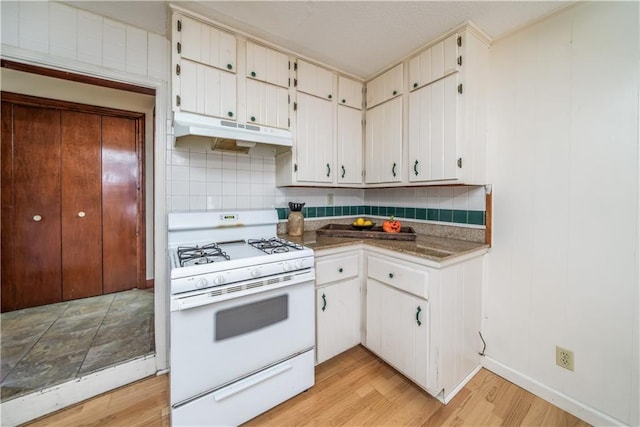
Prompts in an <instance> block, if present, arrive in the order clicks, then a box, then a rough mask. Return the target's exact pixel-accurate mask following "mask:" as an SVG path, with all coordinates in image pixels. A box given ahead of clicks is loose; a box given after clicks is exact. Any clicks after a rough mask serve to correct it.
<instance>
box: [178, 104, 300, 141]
mask: <svg viewBox="0 0 640 427" xmlns="http://www.w3.org/2000/svg"><path fill="white" fill-rule="evenodd" d="M173 132H174V135H175V137H176V142H178V141H179V139H180V138H182V137H194V136H195V137H205V138H212V139H213V141H214V144H217V143H220V145H221V147H220V148H221V149H227V150H228V149H233V148H231V147H230V146H229V143H230V142H232V145H233V142H235V146H236V147H237V150H234V151H243V150H248V149H249V148H252V147H254V146H255V145H256V144H269V145H275V146H279V147H291V146H292V145H293V137H292V134H291V132H290V131H288V130H284V129H275V128H270V127H266V126H260V125H253V124H243V123H236V122H234V121H231V120H225V119H219V118H215V117H205V116H200V115H198V114H190V113H184V112H175V113H174V117H173ZM223 142H224V144H223Z"/></svg>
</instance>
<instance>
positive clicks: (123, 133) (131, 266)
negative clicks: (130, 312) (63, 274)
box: [102, 116, 141, 293]
mask: <svg viewBox="0 0 640 427" xmlns="http://www.w3.org/2000/svg"><path fill="white" fill-rule="evenodd" d="M137 132H138V129H137V122H136V121H135V120H131V119H128V118H121V117H107V116H103V118H102V215H103V217H102V226H103V250H104V265H105V268H104V273H103V287H104V293H109V292H116V291H122V290H126V289H131V288H135V287H136V286H137V284H138V280H139V276H138V268H139V260H140V252H141V247H140V244H139V240H140V239H138V230H139V218H140V216H141V212H140V205H141V204H140V200H141V197H140V195H139V193H140V188H139V187H138V183H139V182H140V176H139V175H138V174H139V173H140V171H141V169H140V167H139V164H138V161H139V157H138V155H137V147H136V141H137V140H138V138H137V137H136V135H137Z"/></svg>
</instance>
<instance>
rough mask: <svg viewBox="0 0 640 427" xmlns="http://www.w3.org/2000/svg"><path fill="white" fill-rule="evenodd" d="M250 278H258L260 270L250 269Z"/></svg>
mask: <svg viewBox="0 0 640 427" xmlns="http://www.w3.org/2000/svg"><path fill="white" fill-rule="evenodd" d="M251 277H260V269H259V268H252V269H251Z"/></svg>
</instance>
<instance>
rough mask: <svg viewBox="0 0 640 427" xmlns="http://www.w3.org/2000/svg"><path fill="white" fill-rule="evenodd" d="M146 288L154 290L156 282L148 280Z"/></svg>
mask: <svg viewBox="0 0 640 427" xmlns="http://www.w3.org/2000/svg"><path fill="white" fill-rule="evenodd" d="M145 286H146V287H147V289H150V288H153V286H154V281H153V279H147V281H146V283H145Z"/></svg>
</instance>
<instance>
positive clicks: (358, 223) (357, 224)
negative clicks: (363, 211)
mask: <svg viewBox="0 0 640 427" xmlns="http://www.w3.org/2000/svg"><path fill="white" fill-rule="evenodd" d="M374 225H376V223H375V222H371V220H369V219H364V218H358V219H356V220H355V221H353V222H352V223H351V226H352V227H353V228H355V229H356V230H371V229H372V228H373V226H374Z"/></svg>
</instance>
